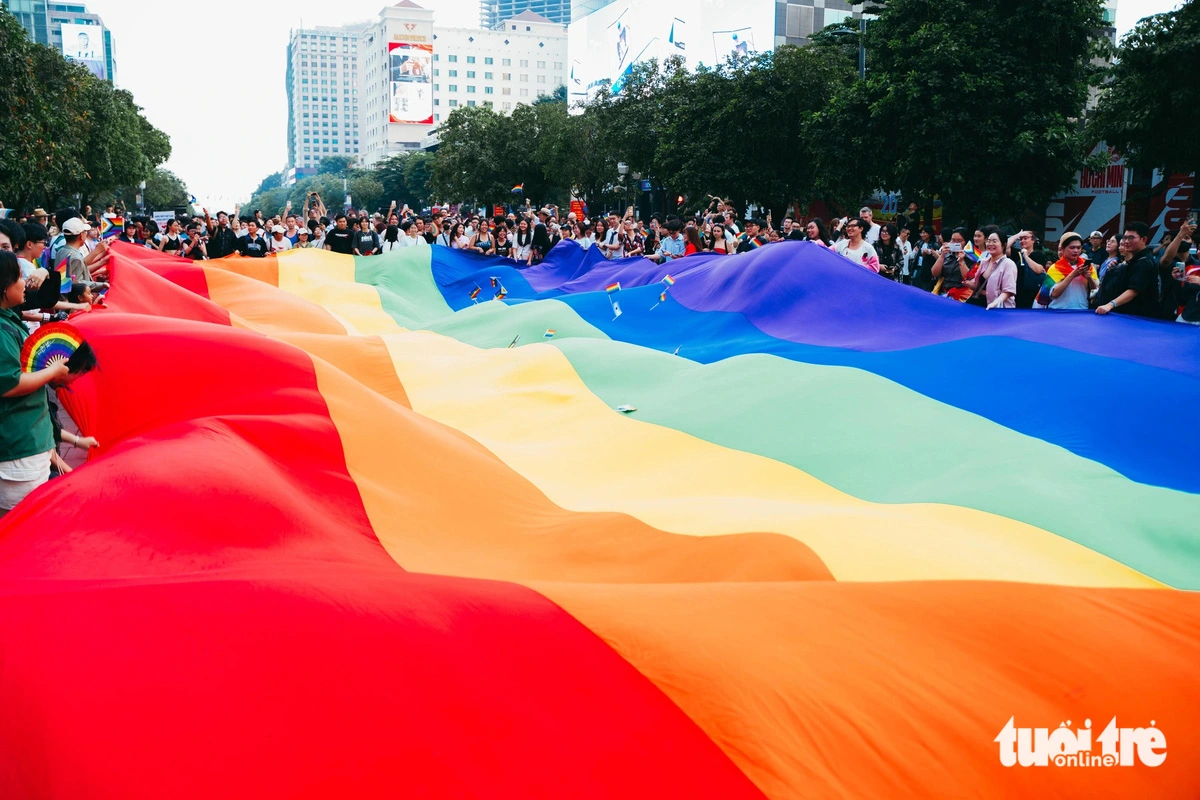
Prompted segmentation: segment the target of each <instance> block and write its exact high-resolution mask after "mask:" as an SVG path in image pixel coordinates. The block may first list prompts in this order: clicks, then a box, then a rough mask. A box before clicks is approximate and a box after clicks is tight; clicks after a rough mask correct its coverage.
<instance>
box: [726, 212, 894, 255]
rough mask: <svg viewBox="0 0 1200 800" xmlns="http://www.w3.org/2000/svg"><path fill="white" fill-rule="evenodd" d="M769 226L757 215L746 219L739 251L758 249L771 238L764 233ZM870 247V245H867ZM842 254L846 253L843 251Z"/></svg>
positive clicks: (740, 238)
mask: <svg viewBox="0 0 1200 800" xmlns="http://www.w3.org/2000/svg"><path fill="white" fill-rule="evenodd" d="M765 227H767V223H765V222H763V221H762V220H761V219H759V218H757V217H753V218H751V219H748V220H746V232H745V233H743V234H742V235H741V237H739V239H738V246H737V251H736V252H738V253H749V252H750V251H751V250H757V249H758V248H760V247H762V246H763V245H764V244H767V243H768V242H769V241H770V240H769V239H767V237H765V236H763V235H762V229H763V228H765ZM867 247H870V245H867ZM842 255H846V254H845V253H842ZM871 255H872V256H874V255H875V251H874V250H872V251H871Z"/></svg>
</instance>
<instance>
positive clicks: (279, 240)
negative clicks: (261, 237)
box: [267, 225, 292, 253]
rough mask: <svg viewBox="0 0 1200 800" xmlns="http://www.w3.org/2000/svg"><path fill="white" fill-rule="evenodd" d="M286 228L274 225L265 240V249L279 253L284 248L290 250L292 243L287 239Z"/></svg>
mask: <svg viewBox="0 0 1200 800" xmlns="http://www.w3.org/2000/svg"><path fill="white" fill-rule="evenodd" d="M286 233H287V229H286V228H284V227H283V226H282V225H276V226H275V227H273V228H271V238H270V239H268V240H267V249H268V250H269V251H271V252H272V253H281V252H283V251H284V250H291V249H292V243H291V242H290V241H288V238H287V236H286V235H285V234H286Z"/></svg>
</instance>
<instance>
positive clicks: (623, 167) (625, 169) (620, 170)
mask: <svg viewBox="0 0 1200 800" xmlns="http://www.w3.org/2000/svg"><path fill="white" fill-rule="evenodd" d="M617 174H618V175H620V176H621V183H622V184H623V185H624V186H625V207H626V208H628V207H629V181H628V180H626V176H627V175H628V174H629V165H628V164H626V163H625V162H624V161H621V162H619V163H618V164H617Z"/></svg>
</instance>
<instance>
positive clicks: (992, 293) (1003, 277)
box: [979, 253, 1017, 308]
mask: <svg viewBox="0 0 1200 800" xmlns="http://www.w3.org/2000/svg"><path fill="white" fill-rule="evenodd" d="M979 274H980V275H987V276H988V279H987V292H986V294H987V301H988V305H991V304H992V303H994V302H995V300H996V298H997V297H999V296H1000V295H1001V294H1002V293H1003V292H1008V299H1007V300H1005V301H1004V303H1003V304H1001V306H1000V307H1001V308H1016V307H1017V265H1016V264H1014V263H1013V260H1012V259H1011V258H1009V257H1008V256H1004V257H1002V258H1001V259H1000V260H999V261H998V262H996V265H995V267H993V266H992V264H991V254H990V253H989V254H988V255H987V256H985V257H984V259H983V261H981V262H979Z"/></svg>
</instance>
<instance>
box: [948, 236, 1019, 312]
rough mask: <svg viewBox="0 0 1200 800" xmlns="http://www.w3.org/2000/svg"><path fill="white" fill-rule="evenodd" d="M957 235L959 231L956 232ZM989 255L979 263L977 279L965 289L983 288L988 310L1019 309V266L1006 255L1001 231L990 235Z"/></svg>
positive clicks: (968, 283) (987, 245)
mask: <svg viewBox="0 0 1200 800" xmlns="http://www.w3.org/2000/svg"><path fill="white" fill-rule="evenodd" d="M956 233H957V231H956ZM985 246H986V248H987V253H986V254H985V255H984V257H983V260H982V261H980V262H979V269H978V270H977V271H976V272H975V277H974V278H972V279H971V280H969V281H966V284H965V288H968V289H970V290H971V291H974V290H975V289H978V288H980V287H982V288H983V290H984V292H985V294H986V298H987V308H988V309H989V310H990V309H995V308H1016V307H1017V265H1016V264H1015V263H1013V260H1012V259H1011V258H1009V257H1008V256H1006V255H1005V254H1004V240H1003V239H1002V238H1001V236H1000V232H999V231H993V232H991V233H989V234H988V236H987V240H986V242H985Z"/></svg>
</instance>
